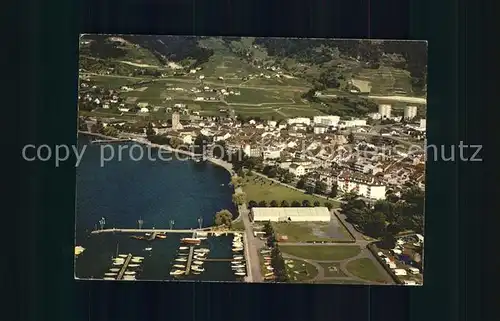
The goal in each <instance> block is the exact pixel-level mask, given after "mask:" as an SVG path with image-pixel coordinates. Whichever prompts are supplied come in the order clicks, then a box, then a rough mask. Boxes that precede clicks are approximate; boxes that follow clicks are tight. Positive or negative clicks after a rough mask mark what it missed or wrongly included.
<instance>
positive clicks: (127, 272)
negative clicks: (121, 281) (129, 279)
mask: <svg viewBox="0 0 500 321" xmlns="http://www.w3.org/2000/svg"><path fill="white" fill-rule="evenodd" d="M134 274H135V271H125V275H134Z"/></svg>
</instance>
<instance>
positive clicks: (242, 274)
mask: <svg viewBox="0 0 500 321" xmlns="http://www.w3.org/2000/svg"><path fill="white" fill-rule="evenodd" d="M234 274H235V275H237V276H245V275H247V274H246V273H245V272H235V273H234Z"/></svg>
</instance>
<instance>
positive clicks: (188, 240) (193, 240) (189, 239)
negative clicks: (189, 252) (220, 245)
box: [181, 237, 201, 245]
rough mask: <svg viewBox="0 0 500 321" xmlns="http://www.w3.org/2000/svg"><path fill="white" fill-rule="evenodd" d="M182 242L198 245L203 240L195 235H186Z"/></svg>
mask: <svg viewBox="0 0 500 321" xmlns="http://www.w3.org/2000/svg"><path fill="white" fill-rule="evenodd" d="M181 242H182V243H184V244H195V245H198V244H200V243H201V240H200V239H199V238H195V237H184V238H182V239H181Z"/></svg>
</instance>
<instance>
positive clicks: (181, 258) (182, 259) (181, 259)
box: [175, 257, 187, 262]
mask: <svg viewBox="0 0 500 321" xmlns="http://www.w3.org/2000/svg"><path fill="white" fill-rule="evenodd" d="M175 260H176V261H177V262H186V261H187V259H186V258H183V257H180V258H178V259H175Z"/></svg>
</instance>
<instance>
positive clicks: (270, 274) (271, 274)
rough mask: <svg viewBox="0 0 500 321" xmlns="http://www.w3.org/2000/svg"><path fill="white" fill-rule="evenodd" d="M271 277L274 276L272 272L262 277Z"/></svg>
mask: <svg viewBox="0 0 500 321" xmlns="http://www.w3.org/2000/svg"><path fill="white" fill-rule="evenodd" d="M273 275H274V273H273V272H269V273H266V274H264V277H266V278H267V277H269V276H273Z"/></svg>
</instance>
